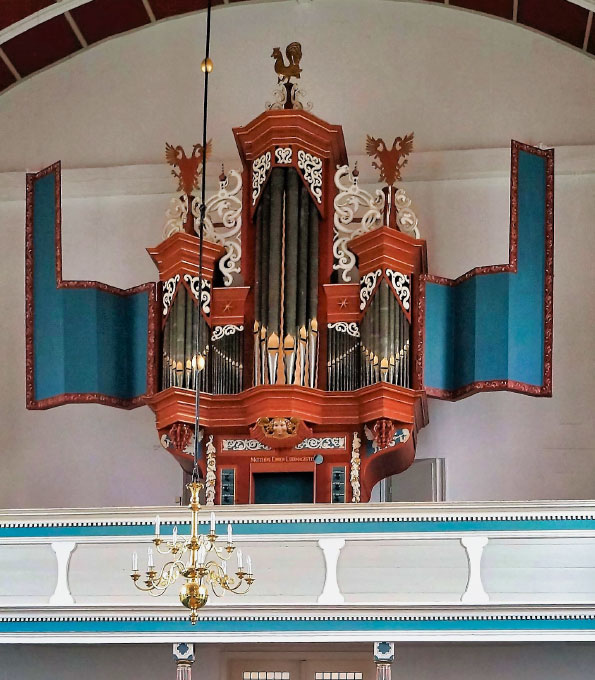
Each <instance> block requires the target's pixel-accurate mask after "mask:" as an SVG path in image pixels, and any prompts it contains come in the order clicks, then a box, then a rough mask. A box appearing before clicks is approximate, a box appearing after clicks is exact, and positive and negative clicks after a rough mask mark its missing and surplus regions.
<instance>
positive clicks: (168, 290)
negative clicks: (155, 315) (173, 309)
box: [163, 274, 180, 316]
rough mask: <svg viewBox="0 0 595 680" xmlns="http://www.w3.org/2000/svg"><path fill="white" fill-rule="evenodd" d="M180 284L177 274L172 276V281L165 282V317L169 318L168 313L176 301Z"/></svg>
mask: <svg viewBox="0 0 595 680" xmlns="http://www.w3.org/2000/svg"><path fill="white" fill-rule="evenodd" d="M179 282H180V275H179V274H176V275H175V276H172V277H171V279H167V281H164V282H163V316H167V312H168V310H169V307H170V305H171V303H172V300H173V299H174V295H175V293H176V288H177V287H178V283H179Z"/></svg>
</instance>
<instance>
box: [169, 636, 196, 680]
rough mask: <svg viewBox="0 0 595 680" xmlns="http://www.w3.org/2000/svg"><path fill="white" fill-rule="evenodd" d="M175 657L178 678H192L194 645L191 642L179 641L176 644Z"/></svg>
mask: <svg viewBox="0 0 595 680" xmlns="http://www.w3.org/2000/svg"><path fill="white" fill-rule="evenodd" d="M174 659H175V661H176V680H192V664H193V663H194V661H195V659H196V656H195V655H194V645H193V644H192V643H190V642H177V643H176V644H174Z"/></svg>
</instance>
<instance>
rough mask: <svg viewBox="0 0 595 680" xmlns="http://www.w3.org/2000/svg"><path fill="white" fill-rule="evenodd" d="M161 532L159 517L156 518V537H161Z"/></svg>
mask: <svg viewBox="0 0 595 680" xmlns="http://www.w3.org/2000/svg"><path fill="white" fill-rule="evenodd" d="M160 531H161V520H160V519H159V515H157V517H155V536H156V537H159V532H160Z"/></svg>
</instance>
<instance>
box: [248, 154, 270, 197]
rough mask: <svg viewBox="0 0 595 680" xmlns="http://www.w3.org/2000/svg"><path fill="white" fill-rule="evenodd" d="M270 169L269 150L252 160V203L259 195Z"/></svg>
mask: <svg viewBox="0 0 595 680" xmlns="http://www.w3.org/2000/svg"><path fill="white" fill-rule="evenodd" d="M270 169H271V152H270V151H267V152H265V153H263V154H262V156H259V157H258V158H255V159H254V160H253V161H252V205H256V201H257V200H258V197H259V196H260V191H261V189H262V186H263V184H264V183H265V181H266V178H267V173H268V171H269V170H270Z"/></svg>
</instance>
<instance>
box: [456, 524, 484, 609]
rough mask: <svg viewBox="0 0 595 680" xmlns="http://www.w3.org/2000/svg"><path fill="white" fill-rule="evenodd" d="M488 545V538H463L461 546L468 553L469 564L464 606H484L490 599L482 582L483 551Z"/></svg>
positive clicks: (463, 597)
mask: <svg viewBox="0 0 595 680" xmlns="http://www.w3.org/2000/svg"><path fill="white" fill-rule="evenodd" d="M487 544H488V539H487V537H486V536H463V538H461V545H462V546H463V547H464V548H465V550H466V551H467V562H468V563H469V578H468V580H467V588H466V589H465V592H464V593H463V595H462V596H461V602H463V603H464V604H484V603H485V602H489V601H490V598H489V595H488V594H487V593H486V591H485V590H484V589H483V583H482V582H481V557H482V555H483V549H484V548H485V546H486V545H487Z"/></svg>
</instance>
